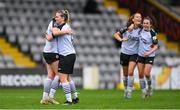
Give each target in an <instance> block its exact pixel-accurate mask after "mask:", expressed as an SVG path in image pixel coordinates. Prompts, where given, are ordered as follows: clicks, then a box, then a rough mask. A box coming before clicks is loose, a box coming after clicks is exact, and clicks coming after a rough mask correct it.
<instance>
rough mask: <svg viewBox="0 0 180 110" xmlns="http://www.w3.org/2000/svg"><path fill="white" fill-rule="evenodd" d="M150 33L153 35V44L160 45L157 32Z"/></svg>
mask: <svg viewBox="0 0 180 110" xmlns="http://www.w3.org/2000/svg"><path fill="white" fill-rule="evenodd" d="M150 33H151V38H152V43H153V44H155V45H156V44H158V38H157V34H156V32H155V31H154V30H151V31H150Z"/></svg>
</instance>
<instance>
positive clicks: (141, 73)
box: [138, 63, 146, 98]
mask: <svg viewBox="0 0 180 110" xmlns="http://www.w3.org/2000/svg"><path fill="white" fill-rule="evenodd" d="M144 67H145V65H144V64H143V63H138V73H139V84H140V87H141V91H142V95H141V96H142V98H145V96H146V82H145V79H144Z"/></svg>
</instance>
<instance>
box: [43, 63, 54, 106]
mask: <svg viewBox="0 0 180 110" xmlns="http://www.w3.org/2000/svg"><path fill="white" fill-rule="evenodd" d="M46 68H47V72H48V76H47V78H46V79H45V81H44V91H43V97H42V100H41V102H40V103H41V104H49V103H48V100H49V92H50V87H51V83H52V80H53V78H54V75H55V74H54V72H53V71H52V69H51V66H50V65H49V64H46Z"/></svg>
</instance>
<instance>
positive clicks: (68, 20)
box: [64, 10, 70, 23]
mask: <svg viewBox="0 0 180 110" xmlns="http://www.w3.org/2000/svg"><path fill="white" fill-rule="evenodd" d="M64 12H65V13H64V15H65V16H66V19H65V22H66V23H70V15H69V12H68V10H64Z"/></svg>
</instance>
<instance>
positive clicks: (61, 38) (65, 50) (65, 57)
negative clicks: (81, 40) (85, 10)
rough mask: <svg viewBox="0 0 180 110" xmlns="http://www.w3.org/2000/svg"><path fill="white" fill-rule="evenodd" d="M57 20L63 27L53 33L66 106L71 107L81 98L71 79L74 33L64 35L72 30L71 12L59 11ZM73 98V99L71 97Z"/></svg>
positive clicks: (74, 58)
mask: <svg viewBox="0 0 180 110" xmlns="http://www.w3.org/2000/svg"><path fill="white" fill-rule="evenodd" d="M55 20H56V22H57V23H59V24H60V25H63V26H62V29H61V30H60V29H59V28H53V29H52V33H53V35H54V36H56V37H57V38H58V53H59V56H60V62H59V67H58V72H59V76H60V81H61V85H62V88H63V90H64V93H65V96H66V102H65V103H64V105H70V104H72V103H78V102H79V98H78V95H77V91H76V87H75V84H74V81H73V80H72V78H71V74H73V69H74V63H75V60H76V52H75V49H74V43H73V35H72V34H73V33H71V34H62V33H61V31H63V30H72V29H71V27H70V25H69V24H68V23H69V12H68V11H67V10H59V11H57V12H56V16H55ZM71 95H72V96H73V98H72V97H71Z"/></svg>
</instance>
